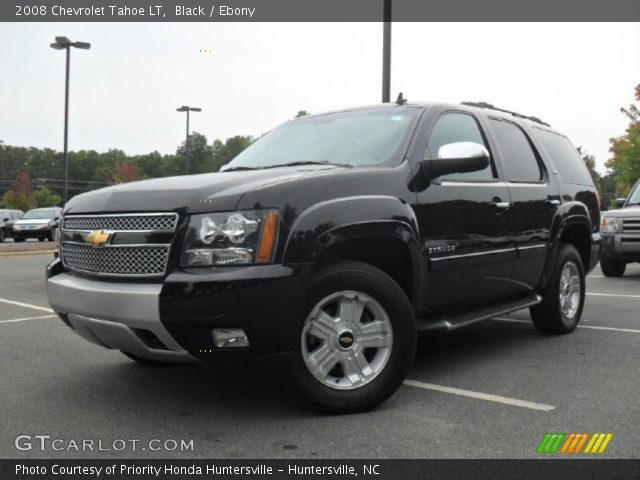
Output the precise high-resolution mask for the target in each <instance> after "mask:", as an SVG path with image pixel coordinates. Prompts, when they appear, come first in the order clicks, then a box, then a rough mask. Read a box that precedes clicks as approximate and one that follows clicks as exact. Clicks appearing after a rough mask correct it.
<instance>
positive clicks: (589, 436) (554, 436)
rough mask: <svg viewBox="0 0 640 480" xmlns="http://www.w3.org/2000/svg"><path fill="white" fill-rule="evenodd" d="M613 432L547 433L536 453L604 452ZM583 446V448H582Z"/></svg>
mask: <svg viewBox="0 0 640 480" xmlns="http://www.w3.org/2000/svg"><path fill="white" fill-rule="evenodd" d="M612 438H613V433H558V432H550V433H547V434H546V435H545V436H544V438H543V439H542V441H541V442H540V445H538V450H536V452H537V453H567V454H571V453H573V454H577V453H604V451H605V450H606V449H607V446H609V442H610V441H611V439H612ZM583 448H584V449H583Z"/></svg>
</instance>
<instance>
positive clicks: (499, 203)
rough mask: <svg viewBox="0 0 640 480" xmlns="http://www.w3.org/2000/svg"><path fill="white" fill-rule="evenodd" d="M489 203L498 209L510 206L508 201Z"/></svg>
mask: <svg viewBox="0 0 640 480" xmlns="http://www.w3.org/2000/svg"><path fill="white" fill-rule="evenodd" d="M490 205H491V206H492V207H496V208H500V209H505V208H509V207H510V206H511V204H510V203H509V202H491V203H490Z"/></svg>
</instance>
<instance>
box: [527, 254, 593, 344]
mask: <svg viewBox="0 0 640 480" xmlns="http://www.w3.org/2000/svg"><path fill="white" fill-rule="evenodd" d="M542 296H543V300H542V303H540V304H538V305H536V306H534V307H531V309H530V311H531V319H532V320H533V324H534V325H535V327H536V328H537V329H538V330H539V331H540V332H542V333H546V334H551V335H562V334H566V333H571V332H573V331H574V330H575V329H576V327H577V326H578V323H579V322H580V317H581V315H582V308H583V307H584V298H585V274H584V267H583V266H582V258H581V257H580V254H579V253H578V250H577V249H576V247H574V246H573V245H568V244H564V245H561V247H560V252H559V253H558V258H557V259H556V264H555V266H554V269H553V275H552V277H551V280H550V282H549V284H548V285H547V288H546V289H545V291H544V292H543V295H542Z"/></svg>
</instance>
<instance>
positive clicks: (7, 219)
mask: <svg viewBox="0 0 640 480" xmlns="http://www.w3.org/2000/svg"><path fill="white" fill-rule="evenodd" d="M9 220H11V219H10V218H9V217H4V218H3V219H2V221H3V222H8V221H9Z"/></svg>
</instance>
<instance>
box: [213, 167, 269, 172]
mask: <svg viewBox="0 0 640 480" xmlns="http://www.w3.org/2000/svg"><path fill="white" fill-rule="evenodd" d="M262 168H263V167H231V168H226V169H224V170H221V171H222V172H239V171H240V170H261V169H262Z"/></svg>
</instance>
